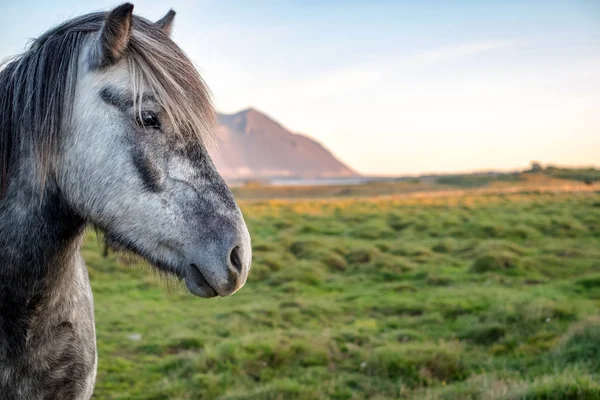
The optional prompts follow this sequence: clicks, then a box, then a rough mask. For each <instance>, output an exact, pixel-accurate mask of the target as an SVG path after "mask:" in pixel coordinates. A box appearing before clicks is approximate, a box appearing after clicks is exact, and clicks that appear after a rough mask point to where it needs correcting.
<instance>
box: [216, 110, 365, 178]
mask: <svg viewBox="0 0 600 400" xmlns="http://www.w3.org/2000/svg"><path fill="white" fill-rule="evenodd" d="M217 119H218V126H217V139H218V142H219V145H218V147H217V148H216V149H213V150H212V151H211V157H212V158H213V161H214V162H215V165H216V166H217V169H218V170H219V172H220V173H221V175H222V176H223V177H224V178H225V179H244V178H247V179H252V178H274V177H298V178H333V177H336V178H337V177H352V176H359V174H358V173H356V172H355V171H354V170H352V169H350V168H349V167H348V166H346V165H344V164H343V163H342V162H341V161H339V160H338V159H337V158H336V157H335V156H334V155H333V154H332V153H331V152H330V151H329V150H327V149H325V148H324V147H323V146H322V145H321V144H320V143H318V142H317V141H315V140H313V139H310V138H308V137H306V136H304V135H301V134H297V133H292V132H290V131H288V130H287V129H286V128H284V127H283V126H282V125H281V124H279V123H278V122H276V121H274V120H273V119H271V118H270V117H268V116H267V115H265V114H263V113H261V112H259V111H257V110H255V109H253V108H249V109H246V110H243V111H240V112H238V113H235V114H231V115H228V114H218V115H217Z"/></svg>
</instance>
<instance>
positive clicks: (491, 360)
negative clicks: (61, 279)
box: [84, 183, 600, 400]
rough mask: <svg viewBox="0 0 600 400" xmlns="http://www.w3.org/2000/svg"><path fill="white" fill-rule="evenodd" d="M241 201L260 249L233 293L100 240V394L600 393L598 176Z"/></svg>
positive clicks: (91, 256) (95, 264)
mask: <svg viewBox="0 0 600 400" xmlns="http://www.w3.org/2000/svg"><path fill="white" fill-rule="evenodd" d="M409 185H410V183H409ZM242 209H243V212H244V214H245V216H246V220H247V222H248V225H249V228H250V230H251V234H252V237H253V249H254V263H253V269H252V271H251V274H250V279H249V281H248V283H247V285H246V286H245V287H244V288H243V289H242V290H241V291H240V292H239V293H237V294H235V295H234V296H232V297H229V298H224V299H217V300H203V299H198V298H194V297H192V296H191V295H189V294H188V293H185V292H184V291H181V292H180V291H177V290H171V291H167V290H164V288H161V287H160V285H157V281H158V279H157V277H156V276H154V275H153V274H151V273H150V274H149V273H147V271H145V270H143V269H140V268H135V267H131V266H126V265H125V264H124V263H123V262H122V261H120V258H119V256H115V255H111V256H110V257H109V258H108V259H103V258H102V257H101V255H100V254H101V246H100V245H99V244H98V243H97V242H96V240H95V239H94V238H92V237H90V240H88V241H87V242H86V244H85V248H84V256H85V258H86V260H87V261H88V265H89V269H90V276H91V280H92V286H93V288H94V293H95V306H96V319H97V328H98V345H99V350H100V354H99V357H100V359H99V362H100V364H99V374H98V384H97V388H96V393H95V397H94V398H96V399H227V400H233V399H236V400H242V399H285V400H287V399H298V400H300V399H306V400H314V399H317V400H319V399H339V400H342V399H357V400H358V399H380V400H381V399H398V398H415V399H457V400H458V399H498V398H499V399H600V383H599V382H600V372H599V371H600V313H599V311H598V305H599V302H600V193H599V192H598V191H595V192H594V191H588V192H580V193H538V192H536V191H528V192H527V193H514V194H508V193H500V194H489V193H485V192H484V193H479V192H477V193H475V192H468V191H467V192H466V193H465V194H464V195H461V196H452V197H443V196H442V197H439V196H433V197H419V198H413V197H401V198H387V199H385V198H384V199H377V198H364V199H359V200H357V199H346V198H340V199H333V200H295V201H276V200H264V201H251V202H242Z"/></svg>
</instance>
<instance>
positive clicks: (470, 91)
mask: <svg viewBox="0 0 600 400" xmlns="http://www.w3.org/2000/svg"><path fill="white" fill-rule="evenodd" d="M118 4H119V2H114V1H95V2H90V3H85V2H83V1H75V0H59V1H56V2H53V4H52V5H49V2H47V1H41V0H40V1H27V0H21V1H13V0H8V1H7V0H4V1H3V4H2V6H0V7H1V12H0V58H5V57H7V56H9V55H12V54H15V53H17V52H19V51H21V50H22V49H23V48H24V46H25V43H26V41H27V40H28V39H29V38H32V37H35V36H37V35H39V34H40V33H42V32H43V31H45V30H46V29H48V28H49V27H50V26H51V25H53V24H56V23H59V22H61V21H63V20H65V19H66V18H69V17H72V16H75V15H79V14H81V13H85V12H89V11H93V10H98V9H108V8H109V7H111V6H115V5H118ZM134 4H135V10H134V12H136V13H138V14H140V15H142V16H145V17H147V18H150V19H158V18H160V17H161V16H162V15H163V14H164V13H165V12H166V11H167V9H168V8H169V7H172V8H174V9H175V10H176V11H177V12H178V15H177V17H176V21H175V29H174V39H175V40H176V41H177V42H178V43H179V44H180V45H181V47H183V49H184V50H185V51H186V52H187V53H188V54H189V55H190V57H191V58H192V59H193V61H194V62H195V63H196V64H197V65H198V66H199V68H200V70H201V73H202V74H203V76H204V77H205V79H206V81H207V82H208V84H209V86H210V87H211V88H212V90H213V92H214V97H215V102H216V105H217V107H218V108H219V110H220V111H223V112H235V111H237V110H239V109H242V108H246V107H248V106H253V107H255V108H257V109H259V110H262V111H264V112H266V113H267V114H269V115H271V116H272V117H273V118H275V119H277V120H279V121H280V122H281V123H282V124H283V125H285V126H286V127H288V128H289V129H291V130H293V131H296V132H303V133H306V134H308V135H310V136H312V137H314V138H316V139H318V140H319V141H321V142H322V143H324V144H325V145H326V146H327V147H328V148H330V149H332V150H333V151H334V153H335V154H337V155H338V156H339V157H340V158H341V159H342V160H343V161H345V162H347V163H348V164H350V165H351V166H352V167H354V168H356V169H357V170H359V171H361V172H364V173H369V174H409V173H419V172H434V171H435V172H447V171H467V170H485V169H510V168H516V167H524V166H527V165H528V163H529V161H531V160H539V161H541V162H543V163H559V164H577V165H590V164H595V165H600V2H599V1H593V0H592V1H575V0H564V1H527V0H518V1H508V0H498V1H312V0H309V1H295V2H284V1H261V2H254V1H185V0H171V1H134Z"/></svg>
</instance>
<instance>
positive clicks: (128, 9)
mask: <svg viewBox="0 0 600 400" xmlns="http://www.w3.org/2000/svg"><path fill="white" fill-rule="evenodd" d="M132 12H133V4H131V3H125V4H122V5H120V6H119V7H117V8H115V9H113V10H112V11H111V12H109V13H108V14H107V15H106V19H105V20H104V24H103V25H102V28H101V29H100V32H98V38H97V39H96V40H97V44H96V52H95V54H94V56H93V57H94V60H93V64H94V66H96V67H98V68H101V67H106V66H108V65H112V64H114V63H116V62H117V61H119V59H120V58H121V57H122V56H123V53H125V50H126V49H127V45H128V44H129V38H130V37H131V22H132V19H133V14H132Z"/></svg>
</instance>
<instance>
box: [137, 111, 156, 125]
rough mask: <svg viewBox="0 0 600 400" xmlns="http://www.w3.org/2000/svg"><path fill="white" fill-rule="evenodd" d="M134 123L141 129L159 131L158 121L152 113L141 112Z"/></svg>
mask: <svg viewBox="0 0 600 400" xmlns="http://www.w3.org/2000/svg"><path fill="white" fill-rule="evenodd" d="M135 121H136V123H137V124H138V125H139V126H141V127H142V128H154V129H160V121H159V120H158V117H157V116H156V114H155V113H153V112H152V111H142V112H141V113H140V115H138V116H137V117H136V119H135Z"/></svg>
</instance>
